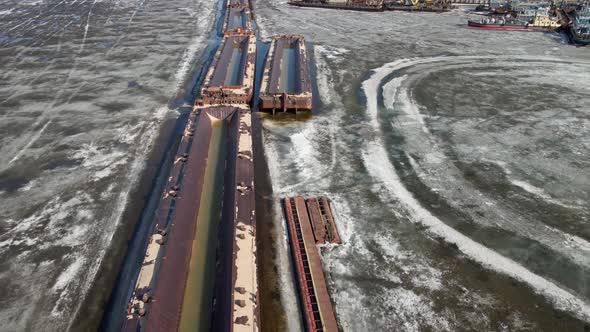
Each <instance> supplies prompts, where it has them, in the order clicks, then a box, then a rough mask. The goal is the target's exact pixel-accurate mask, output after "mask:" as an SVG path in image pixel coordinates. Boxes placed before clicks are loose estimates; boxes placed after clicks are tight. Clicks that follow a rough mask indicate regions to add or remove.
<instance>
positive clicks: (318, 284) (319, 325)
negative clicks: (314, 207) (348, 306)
mask: <svg viewBox="0 0 590 332" xmlns="http://www.w3.org/2000/svg"><path fill="white" fill-rule="evenodd" d="M282 203H283V204H282V205H283V212H284V214H285V218H286V221H287V229H288V231H289V239H290V240H289V243H290V246H291V252H292V254H293V260H294V263H295V264H294V265H295V272H296V274H297V278H296V279H297V286H298V290H299V296H300V299H301V305H302V307H303V308H302V309H303V310H302V311H303V315H304V320H305V328H306V331H308V332H316V331H318V332H319V331H326V332H336V331H338V324H337V321H336V316H335V314H334V308H333V306H332V301H331V299H330V295H329V293H328V286H327V283H326V279H325V276H324V272H323V268H322V263H321V260H320V255H319V252H318V248H317V247H316V240H315V238H316V235H314V231H313V227H312V220H310V215H309V212H308V208H307V205H306V201H305V199H304V198H303V197H287V198H283V200H282Z"/></svg>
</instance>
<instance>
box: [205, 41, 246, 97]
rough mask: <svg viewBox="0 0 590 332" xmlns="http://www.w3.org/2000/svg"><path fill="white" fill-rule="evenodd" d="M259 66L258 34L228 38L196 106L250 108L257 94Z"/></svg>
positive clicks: (208, 73)
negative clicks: (257, 51)
mask: <svg viewBox="0 0 590 332" xmlns="http://www.w3.org/2000/svg"><path fill="white" fill-rule="evenodd" d="M255 63H256V36H255V35H254V34H251V33H243V34H230V35H226V36H224V37H223V39H222V40H221V45H220V46H219V49H218V50H217V52H216V53H215V56H214V58H213V62H212V63H211V67H209V71H208V72H207V75H206V76H205V81H204V82H203V87H202V88H201V92H200V97H199V98H197V100H196V102H195V103H196V106H199V107H202V106H204V105H236V104H238V105H239V104H241V105H247V104H248V103H249V102H250V100H251V99H252V95H253V90H254V66H255Z"/></svg>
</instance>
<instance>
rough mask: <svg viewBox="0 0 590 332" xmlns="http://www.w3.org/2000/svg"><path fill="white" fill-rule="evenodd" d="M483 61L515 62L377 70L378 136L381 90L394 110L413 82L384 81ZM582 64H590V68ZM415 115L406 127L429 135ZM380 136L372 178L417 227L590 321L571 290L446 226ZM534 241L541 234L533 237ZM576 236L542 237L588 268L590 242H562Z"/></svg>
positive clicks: (407, 62)
mask: <svg viewBox="0 0 590 332" xmlns="http://www.w3.org/2000/svg"><path fill="white" fill-rule="evenodd" d="M510 59H512V60H514V59H515V58H514V57H511V58H510ZM482 60H484V61H501V60H509V59H508V58H506V59H503V58H501V57H497V56H494V57H478V56H452V57H451V56H450V57H436V58H416V59H401V60H398V61H395V62H391V63H388V64H386V65H384V66H382V67H380V68H377V69H375V70H374V72H373V74H372V75H371V76H370V78H369V79H367V80H365V81H364V82H363V83H362V88H363V91H364V93H365V96H366V99H367V115H368V116H369V120H370V123H371V126H372V128H373V130H374V131H375V132H380V131H381V130H382V128H381V123H380V121H379V114H378V112H379V96H380V93H381V91H380V90H381V88H382V87H383V90H387V95H385V91H384V92H383V100H384V104H385V106H386V107H391V106H390V105H391V104H392V103H393V102H394V101H395V100H394V99H395V97H394V96H399V95H398V94H397V92H398V89H399V87H400V86H401V85H402V84H403V81H404V80H405V79H407V78H406V77H404V76H401V77H396V78H393V79H392V80H391V81H390V82H389V83H387V85H386V86H384V80H385V79H386V78H387V77H389V76H390V75H392V74H393V73H395V72H397V71H400V70H405V69H408V68H411V67H414V66H419V65H428V64H436V65H441V64H445V65H450V66H453V65H459V66H461V65H463V64H464V63H466V62H467V63H469V62H471V61H482ZM516 60H521V61H546V62H558V61H560V60H558V59H554V58H539V57H534V58H533V57H531V58H526V57H521V58H516ZM580 64H582V65H588V64H590V63H580ZM404 96H407V94H402V97H404ZM406 106H408V107H416V105H412V104H407V105H406ZM410 113H411V114H406V115H408V119H409V120H408V121H410V122H405V123H404V125H412V126H414V127H417V128H418V130H419V131H422V133H423V134H425V135H428V134H429V133H428V129H427V128H426V126H425V125H424V120H423V119H422V118H421V116H420V114H419V112H418V110H417V109H414V110H413V111H410ZM412 122H413V123H412ZM378 136H379V137H378V138H375V139H373V140H369V141H368V142H367V143H366V151H364V152H363V159H364V164H365V167H366V168H367V170H368V171H369V174H370V175H371V176H372V177H373V178H374V179H375V180H376V181H378V182H380V183H382V184H383V185H384V187H385V188H386V190H387V191H388V194H389V195H390V196H391V197H392V198H394V199H396V200H398V201H399V202H400V203H401V204H402V206H403V208H405V209H406V210H407V212H409V215H410V216H411V218H412V221H413V222H415V223H421V224H423V225H426V226H428V229H429V231H430V232H431V233H433V234H435V235H436V236H439V237H442V238H444V239H445V240H446V241H447V242H449V243H454V244H455V245H457V247H458V248H459V249H460V250H461V252H463V253H464V254H466V255H467V256H468V257H470V258H471V259H473V260H475V261H477V262H478V263H480V264H481V265H483V266H484V267H486V268H489V269H492V270H495V271H498V272H501V273H504V274H506V275H508V276H510V277H512V278H514V279H517V280H519V281H522V282H524V283H526V284H528V285H530V286H531V287H532V288H533V289H534V290H535V291H536V292H537V293H539V294H542V295H544V296H545V297H546V298H548V299H549V300H550V301H551V302H552V303H553V304H554V306H555V307H556V308H558V309H561V310H566V311H569V312H572V313H574V314H575V315H576V316H577V317H579V318H580V319H583V320H585V321H590V304H589V303H588V302H587V301H586V300H584V299H582V298H580V297H578V296H576V295H575V294H573V293H572V292H571V291H568V290H566V289H564V288H562V287H561V286H560V285H558V284H557V283H555V282H553V281H551V280H548V279H546V278H543V277H542V276H540V275H538V274H535V273H533V272H531V271H530V270H528V269H527V268H525V267H524V266H522V265H520V264H518V263H516V262H515V261H513V260H511V259H509V258H507V257H505V256H503V255H501V254H499V253H498V252H496V251H494V250H491V249H489V248H487V247H486V246H484V245H482V244H480V243H478V242H476V241H474V240H472V239H471V238H469V237H467V236H465V235H463V234H462V233H460V232H459V231H457V230H455V229H453V228H452V227H451V226H449V225H447V224H445V223H444V222H443V221H441V220H440V219H438V218H437V217H435V216H434V215H433V214H432V213H431V212H429V211H428V209H426V208H425V207H423V206H422V205H421V204H420V202H419V201H418V200H417V199H416V198H415V197H414V195H413V194H412V193H411V192H410V191H409V190H408V189H407V188H406V187H405V186H404V184H403V182H402V181H401V179H400V177H399V175H398V170H397V169H396V167H395V166H394V165H393V164H392V163H391V162H390V161H389V157H388V156H389V152H388V151H387V148H386V146H385V144H384V142H383V139H382V138H381V136H382V135H378ZM514 231H518V229H514ZM529 236H536V235H535V234H529ZM571 237H572V236H571V235H569V234H564V233H563V232H561V231H559V230H551V231H550V232H545V233H544V234H543V236H541V237H540V238H541V239H542V241H544V242H543V244H544V245H547V246H549V247H551V248H552V249H554V250H562V251H565V253H566V254H568V256H570V257H571V258H572V259H573V260H575V261H576V262H577V263H579V264H583V265H588V255H587V253H588V250H589V248H590V246H589V244H588V242H587V241H585V240H583V239H580V238H577V237H574V238H575V241H572V242H571V243H569V244H568V245H569V247H567V248H566V247H565V246H564V248H561V246H560V243H563V239H567V238H571ZM537 240H538V238H537ZM576 252H577V253H576Z"/></svg>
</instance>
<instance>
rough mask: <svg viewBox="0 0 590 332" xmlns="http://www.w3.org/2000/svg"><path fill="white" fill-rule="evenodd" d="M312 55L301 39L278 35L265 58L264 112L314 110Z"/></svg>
mask: <svg viewBox="0 0 590 332" xmlns="http://www.w3.org/2000/svg"><path fill="white" fill-rule="evenodd" d="M308 58H309V55H308V52H307V46H306V45H305V39H304V38H303V36H300V35H278V36H274V37H273V38H272V43H271V46H270V49H269V51H268V56H267V57H266V63H265V66H264V71H263V73H262V83H261V88H260V101H259V107H260V108H261V109H262V110H264V111H272V113H273V114H275V112H276V111H277V110H278V111H281V112H287V111H289V110H292V111H295V112H297V111H299V110H306V111H310V110H311V109H312V90H311V77H310V71H309V60H308Z"/></svg>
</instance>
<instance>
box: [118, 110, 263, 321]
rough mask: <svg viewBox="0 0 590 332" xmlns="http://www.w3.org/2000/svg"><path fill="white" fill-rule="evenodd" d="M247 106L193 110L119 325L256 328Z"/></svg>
mask: <svg viewBox="0 0 590 332" xmlns="http://www.w3.org/2000/svg"><path fill="white" fill-rule="evenodd" d="M250 117H251V114H250V110H249V108H248V107H233V106H223V107H209V108H204V109H198V108H195V110H194V111H193V112H192V113H191V115H190V119H189V122H188V124H187V126H186V129H185V132H184V134H183V137H182V140H181V143H180V146H179V148H178V154H177V157H176V159H175V162H174V165H173V168H172V170H171V174H170V178H169V181H168V184H167V188H166V190H165V191H164V193H163V195H162V200H161V203H160V207H159V208H158V211H157V215H156V220H155V228H154V233H153V235H152V236H151V238H150V241H149V244H148V246H147V250H146V256H145V258H144V261H143V263H142V266H141V269H140V272H139V277H138V279H137V282H136V286H135V289H134V291H133V294H132V296H131V299H130V301H129V305H128V307H127V313H126V319H125V321H124V324H123V326H122V330H123V331H177V330H202V331H206V330H214V331H258V330H259V327H260V323H259V322H260V319H259V312H258V304H257V297H258V285H257V279H256V271H257V262H256V230H255V227H256V219H255V212H254V175H253V174H254V170H253V160H252V155H253V153H252V142H251V125H250V122H251V118H250Z"/></svg>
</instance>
